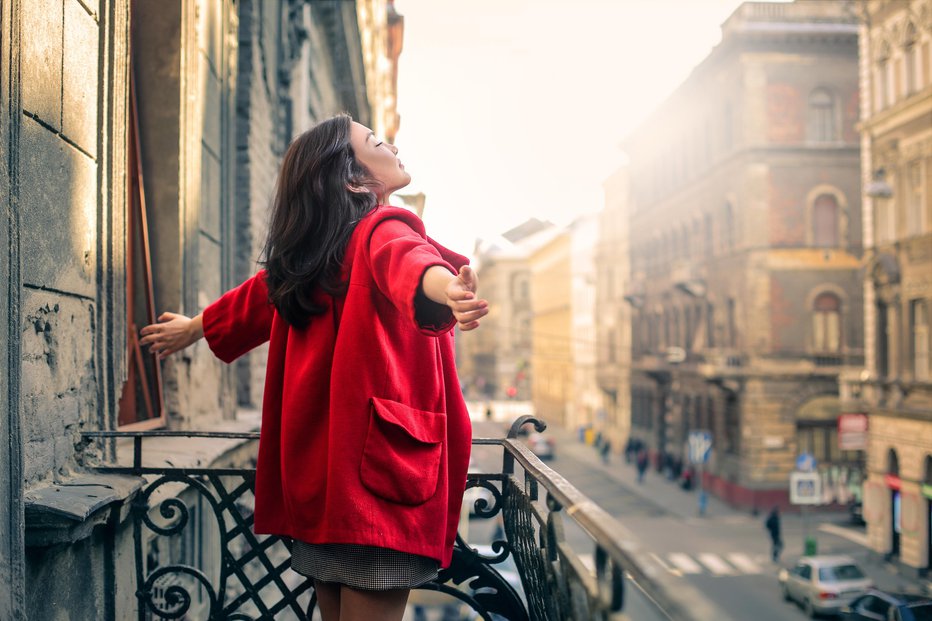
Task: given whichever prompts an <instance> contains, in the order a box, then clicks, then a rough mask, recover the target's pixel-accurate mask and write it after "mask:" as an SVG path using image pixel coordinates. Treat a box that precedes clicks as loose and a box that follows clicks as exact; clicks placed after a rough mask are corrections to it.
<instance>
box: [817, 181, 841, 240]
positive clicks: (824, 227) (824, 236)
mask: <svg viewBox="0 0 932 621" xmlns="http://www.w3.org/2000/svg"><path fill="white" fill-rule="evenodd" d="M838 228H839V227H838V199H836V198H835V197H834V196H833V195H831V194H822V195H820V196H819V197H818V198H816V200H815V204H814V205H813V206H812V244H813V245H814V246H817V247H819V248H836V247H838V246H839V243H838Z"/></svg>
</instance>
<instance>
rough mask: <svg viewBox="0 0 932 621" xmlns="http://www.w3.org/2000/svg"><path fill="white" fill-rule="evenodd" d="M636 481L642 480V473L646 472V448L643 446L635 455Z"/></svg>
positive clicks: (640, 481)
mask: <svg viewBox="0 0 932 621" xmlns="http://www.w3.org/2000/svg"><path fill="white" fill-rule="evenodd" d="M637 469H638V483H643V482H644V473H645V472H647V449H646V448H644V447H643V446H642V447H641V449H640V450H639V451H638V455H637Z"/></svg>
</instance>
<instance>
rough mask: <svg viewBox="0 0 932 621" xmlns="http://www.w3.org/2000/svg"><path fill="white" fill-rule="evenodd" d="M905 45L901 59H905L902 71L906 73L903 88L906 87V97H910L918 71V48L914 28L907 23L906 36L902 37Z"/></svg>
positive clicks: (914, 89) (913, 91) (913, 90)
mask: <svg viewBox="0 0 932 621" xmlns="http://www.w3.org/2000/svg"><path fill="white" fill-rule="evenodd" d="M904 40H905V45H904V47H903V58H904V59H905V61H906V62H905V65H904V67H903V71H904V72H905V73H906V75H905V76H904V77H905V78H906V79H905V81H904V82H905V86H906V96H907V97H908V96H910V95H912V94H913V93H915V92H916V90H917V88H916V83H917V80H916V73H917V69H918V64H919V63H918V62H916V60H917V58H916V57H917V56H918V54H919V46H918V45H916V43H917V41H918V37H917V35H916V27H915V26H914V25H913V24H912V23H909V24H907V26H906V35H905V37H904Z"/></svg>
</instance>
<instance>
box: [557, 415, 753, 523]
mask: <svg viewBox="0 0 932 621" xmlns="http://www.w3.org/2000/svg"><path fill="white" fill-rule="evenodd" d="M544 433H545V434H546V435H549V436H551V437H553V439H554V440H556V443H557V455H558V456H559V455H561V454H567V455H571V456H572V457H573V458H574V459H576V460H578V461H581V462H584V463H587V464H590V465H592V467H593V468H596V469H600V470H601V471H602V472H604V473H605V474H606V475H608V476H609V477H611V478H612V479H614V480H615V481H617V482H618V483H619V484H621V485H622V486H624V487H625V489H627V490H628V491H630V492H633V493H635V494H637V495H639V496H641V497H642V498H644V499H645V500H646V501H649V502H651V503H652V504H656V505H660V506H662V507H663V508H664V509H665V510H666V511H668V512H670V513H672V514H673V515H676V516H677V517H680V518H682V519H684V520H690V521H691V520H692V519H694V518H695V519H722V520H725V521H729V522H730V521H748V522H751V521H754V520H756V519H757V518H754V517H752V516H750V515H748V514H747V513H744V512H741V511H738V510H736V509H733V508H731V507H730V506H729V505H728V504H726V503H724V502H722V501H721V500H719V499H718V498H716V497H714V496H712V495H711V494H707V498H708V504H707V506H706V512H705V517H704V518H700V517H699V493H698V489H697V488H693V489H692V490H691V491H686V490H684V489H682V488H681V487H680V486H679V484H678V483H676V482H675V481H670V480H669V479H667V478H666V477H665V476H663V474H661V473H659V472H657V471H656V470H655V469H654V467H653V466H651V467H649V468H648V469H647V472H645V473H644V482H643V483H641V484H638V482H637V468H636V467H635V465H634V464H633V463H631V464H628V463H626V462H625V458H624V455H621V454H618V453H615V452H613V453H612V454H611V457H610V458H609V463H608V464H606V463H605V462H603V461H602V458H601V457H600V456H599V453H598V451H597V450H596V449H595V447H593V446H589V445H587V444H584V443H583V442H580V441H579V437H578V436H577V435H576V434H575V433H573V432H571V431H568V430H566V429H563V428H562V427H557V426H556V425H551V426H549V427H547V431H545V432H544Z"/></svg>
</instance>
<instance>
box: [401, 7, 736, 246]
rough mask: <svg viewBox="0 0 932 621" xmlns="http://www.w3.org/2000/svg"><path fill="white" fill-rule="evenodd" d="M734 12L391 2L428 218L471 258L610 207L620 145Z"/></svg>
mask: <svg viewBox="0 0 932 621" xmlns="http://www.w3.org/2000/svg"><path fill="white" fill-rule="evenodd" d="M739 5H740V2H739V1H738V0H467V1H464V0H396V1H395V6H396V8H397V9H398V11H399V12H400V13H401V14H402V15H404V17H405V34H404V51H403V52H402V54H401V59H400V61H399V76H398V110H399V112H400V114H401V129H400V131H399V133H398V137H397V140H396V143H397V145H398V147H399V149H400V153H399V156H400V157H401V160H402V162H403V163H404V165H405V169H406V170H407V171H408V172H410V173H411V175H412V178H413V181H412V184H411V186H410V188H409V189H410V191H422V192H424V193H425V194H426V195H427V204H426V209H425V213H424V220H425V223H426V225H427V231H428V233H429V234H430V235H431V236H433V237H434V238H436V239H437V240H438V241H440V242H441V243H444V244H446V245H448V246H450V247H451V248H453V249H455V250H458V251H459V252H462V253H464V254H470V253H471V252H472V250H473V244H474V240H475V239H476V238H477V237H489V236H493V235H496V234H499V233H503V232H504V231H506V230H507V229H509V228H511V227H512V226H514V225H517V224H520V223H521V222H523V221H524V220H526V219H528V218H530V217H538V218H542V219H549V220H552V221H553V222H556V223H558V224H566V223H568V222H570V221H571V220H572V219H573V218H574V217H575V216H576V215H578V214H580V213H586V212H594V211H598V210H599V209H600V208H601V206H602V201H603V198H602V185H601V184H602V181H603V180H604V179H605V177H607V176H608V175H609V173H611V172H612V171H613V170H615V169H616V168H617V167H618V166H619V165H620V164H621V163H622V162H623V154H622V152H621V150H620V149H619V146H618V145H619V143H620V141H621V139H622V138H623V137H624V136H625V135H626V134H627V133H628V132H629V131H630V130H632V129H633V128H635V127H637V124H638V123H639V122H640V121H643V120H644V118H645V117H646V116H647V115H648V114H649V113H650V111H651V110H652V109H653V108H654V107H656V106H657V105H658V104H659V103H660V102H662V101H663V100H664V99H665V98H666V97H667V95H669V94H670V92H672V91H673V90H674V89H675V88H676V86H677V85H679V84H680V83H681V82H682V81H683V80H684V79H685V78H686V77H687V76H688V75H689V72H690V71H691V69H692V68H693V67H694V66H695V65H696V64H698V63H699V62H700V61H702V59H703V58H705V56H706V55H707V54H708V53H709V51H710V50H711V49H712V48H713V47H714V46H715V45H716V44H717V43H718V42H719V40H720V38H721V29H720V25H721V23H722V22H723V21H725V19H726V18H727V17H728V16H729V15H730V14H731V13H732V11H734V10H735V8H737V7H738V6H739Z"/></svg>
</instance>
